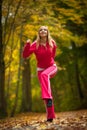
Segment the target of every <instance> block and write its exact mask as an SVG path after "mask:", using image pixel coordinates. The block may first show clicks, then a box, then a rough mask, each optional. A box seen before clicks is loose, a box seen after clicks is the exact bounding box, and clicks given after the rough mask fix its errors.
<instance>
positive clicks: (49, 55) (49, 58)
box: [23, 41, 57, 119]
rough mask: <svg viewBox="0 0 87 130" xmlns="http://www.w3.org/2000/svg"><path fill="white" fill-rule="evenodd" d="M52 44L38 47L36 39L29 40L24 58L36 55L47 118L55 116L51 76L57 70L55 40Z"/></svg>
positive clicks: (24, 51) (24, 50) (24, 49)
mask: <svg viewBox="0 0 87 130" xmlns="http://www.w3.org/2000/svg"><path fill="white" fill-rule="evenodd" d="M52 44H53V47H50V46H49V44H48V42H47V43H46V46H43V45H39V46H38V47H37V44H36V41H34V42H33V43H32V44H30V43H28V42H27V43H26V44H25V46H24V48H23V58H27V57H29V56H30V55H31V54H32V53H34V54H35V56H36V60H37V74H38V79H39V82H40V86H41V96H42V99H43V100H44V102H45V106H46V112H47V119H53V118H55V112H54V104H53V97H52V91H51V85H50V78H52V77H53V76H54V75H55V74H56V72H57V66H56V64H55V61H54V58H55V52H56V48H57V46H56V44H55V42H54V41H52Z"/></svg>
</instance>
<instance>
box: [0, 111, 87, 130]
mask: <svg viewBox="0 0 87 130" xmlns="http://www.w3.org/2000/svg"><path fill="white" fill-rule="evenodd" d="M45 120H46V115H45V114H44V113H26V114H20V115H17V116H15V117H14V118H6V119H4V120H0V130H87V110H81V111H71V112H59V113H56V119H54V121H53V122H52V123H47V122H46V121H45Z"/></svg>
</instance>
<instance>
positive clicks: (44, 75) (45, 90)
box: [38, 65, 57, 119]
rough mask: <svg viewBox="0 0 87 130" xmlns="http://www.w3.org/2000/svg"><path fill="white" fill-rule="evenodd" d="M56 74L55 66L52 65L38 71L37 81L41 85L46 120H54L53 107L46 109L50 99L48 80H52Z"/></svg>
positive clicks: (50, 92)
mask: <svg viewBox="0 0 87 130" xmlns="http://www.w3.org/2000/svg"><path fill="white" fill-rule="evenodd" d="M56 72H57V66H56V65H52V66H50V67H48V68H47V69H45V70H43V71H38V79H39V81H40V85H41V93H42V99H43V100H45V104H46V112H47V119H53V118H55V113H54V105H53V101H52V106H51V107H47V100H48V99H52V98H53V97H52V91H51V85H50V78H52V77H53V76H54V75H55V74H56Z"/></svg>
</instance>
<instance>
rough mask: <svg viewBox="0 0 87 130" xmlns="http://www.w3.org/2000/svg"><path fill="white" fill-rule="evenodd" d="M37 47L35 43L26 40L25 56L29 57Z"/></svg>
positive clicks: (23, 53) (23, 54)
mask: <svg viewBox="0 0 87 130" xmlns="http://www.w3.org/2000/svg"><path fill="white" fill-rule="evenodd" d="M35 48H36V47H35V43H32V44H30V42H26V44H25V45H24V48H23V52H22V56H23V58H27V57H29V56H30V54H32V53H33V52H34V51H35Z"/></svg>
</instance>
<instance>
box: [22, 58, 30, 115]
mask: <svg viewBox="0 0 87 130" xmlns="http://www.w3.org/2000/svg"><path fill="white" fill-rule="evenodd" d="M22 74H23V84H22V93H23V94H22V96H23V97H22V108H21V110H22V111H28V112H30V111H32V94H31V71H30V62H29V59H25V60H24V62H23V73H22Z"/></svg>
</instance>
